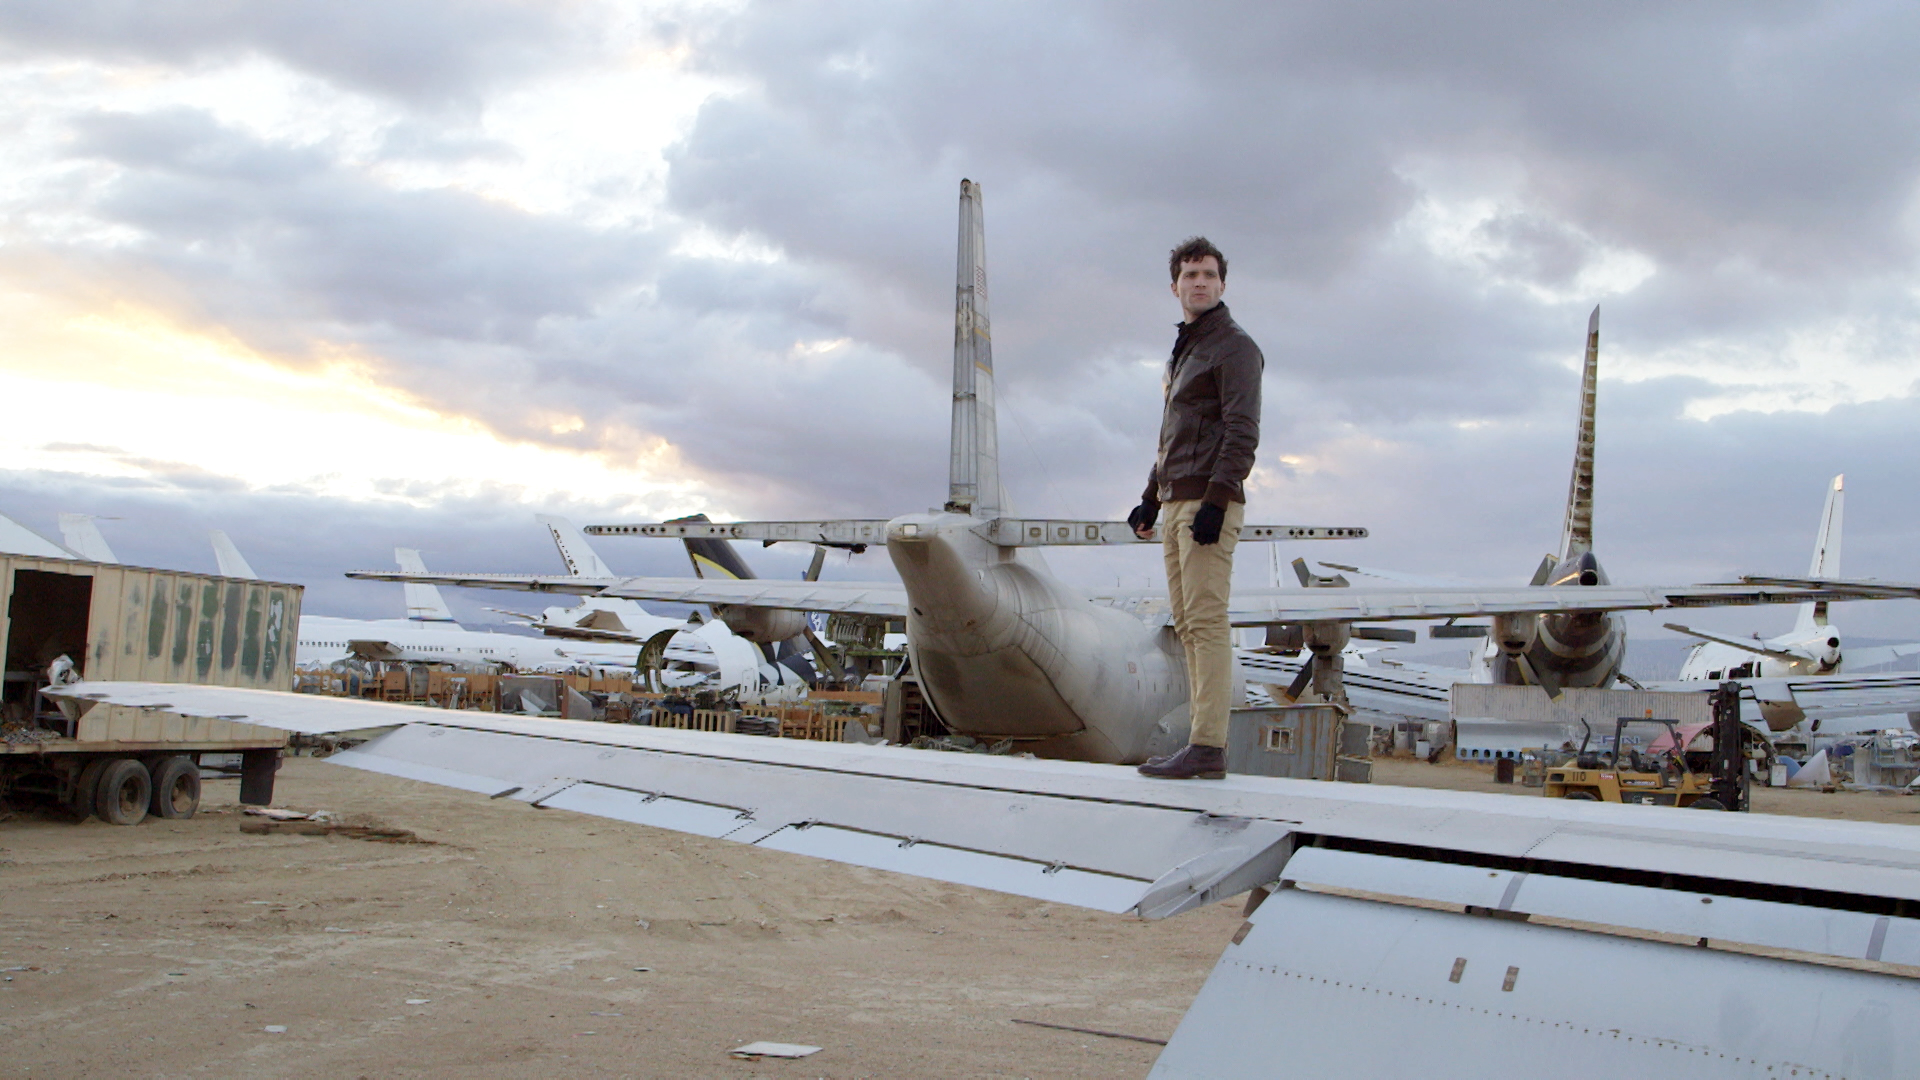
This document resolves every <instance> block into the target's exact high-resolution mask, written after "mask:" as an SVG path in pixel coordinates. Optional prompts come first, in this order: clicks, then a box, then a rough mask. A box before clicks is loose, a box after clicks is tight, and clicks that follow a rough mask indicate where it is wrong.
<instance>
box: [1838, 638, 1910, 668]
mask: <svg viewBox="0 0 1920 1080" xmlns="http://www.w3.org/2000/svg"><path fill="white" fill-rule="evenodd" d="M1915 654H1920V641H1908V642H1902V643H1901V644H1899V645H1873V646H1869V647H1867V648H1864V649H1848V650H1847V666H1848V667H1850V668H1853V669H1854V670H1856V671H1857V670H1859V669H1860V668H1869V667H1877V666H1879V665H1881V664H1891V663H1893V662H1894V661H1895V660H1898V659H1900V658H1902V657H1906V656H1913V655H1915Z"/></svg>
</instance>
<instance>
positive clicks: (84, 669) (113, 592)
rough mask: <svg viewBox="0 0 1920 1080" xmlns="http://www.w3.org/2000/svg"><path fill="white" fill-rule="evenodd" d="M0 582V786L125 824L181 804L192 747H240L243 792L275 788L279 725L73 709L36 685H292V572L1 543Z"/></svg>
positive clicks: (258, 798) (196, 781)
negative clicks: (66, 681) (189, 566)
mask: <svg viewBox="0 0 1920 1080" xmlns="http://www.w3.org/2000/svg"><path fill="white" fill-rule="evenodd" d="M0 586H3V587H4V594H3V596H4V603H3V604H0V655H3V656H4V658H5V677H4V681H3V682H0V735H4V739H0V800H4V799H10V798H17V797H21V796H28V797H39V798H42V799H51V800H54V801H57V802H58V803H60V804H61V805H64V806H66V807H67V808H68V809H70V810H72V811H73V812H74V813H75V814H76V815H78V816H79V817H81V818H83V819H84V818H86V817H88V816H90V815H98V816H99V817H100V818H101V819H102V820H105V821H109V822H112V823H115V824H122V825H132V824H137V823H139V822H140V821H141V820H143V819H145V818H146V817H147V816H148V815H149V814H151V815H153V816H157V817H163V818H179V817H190V816H192V814H193V812H194V811H195V809H197V808H198V806H199V802H200V780H201V774H200V763H201V759H202V758H203V757H204V756H207V755H231V754H237V755H239V757H240V760H241V768H240V801H241V802H245V803H256V804H264V803H268V802H271V801H272V799H273V779H274V773H275V771H276V770H277V769H278V767H279V759H280V754H281V751H282V749H283V748H284V747H285V746H286V743H287V734H286V733H285V732H284V731H279V730H276V729H273V728H266V727H260V726H257V725H253V724H243V723H238V722H235V721H230V720H220V719H212V718H187V717H182V716H179V715H177V714H174V713H170V712H166V711H164V710H158V709H124V708H119V707H115V706H103V707H99V708H95V709H93V710H90V711H89V712H87V713H86V714H85V715H84V716H80V717H78V718H74V717H69V716H67V715H66V714H65V713H62V712H61V711H59V710H58V709H57V708H55V707H54V706H53V705H51V704H50V703H49V701H48V699H47V698H45V697H43V696H42V695H41V694H40V693H39V691H40V690H41V689H42V688H43V687H45V686H47V685H48V683H49V681H50V680H52V679H55V678H62V677H66V676H65V675H64V674H63V673H64V672H67V671H70V672H71V675H72V676H73V677H86V678H93V679H130V680H140V681H147V682H178V683H191V684H200V685H215V686H245V687H254V688H259V689H271V690H291V689H292V688H293V661H294V650H295V648H296V647H297V644H298V637H299V634H298V627H299V623H300V599H301V588H300V586H298V585H289V584H284V583H276V582H265V581H257V580H253V579H247V578H228V577H218V576H214V575H209V574H194V573H186V572H182V571H171V570H151V569H144V568H139V567H130V566H122V565H119V564H116V563H96V562H87V561H84V560H79V559H51V558H37V557H27V556H18V555H5V554H0ZM63 658H64V659H65V661H66V663H64V664H63V663H62V662H61V661H62V659H63Z"/></svg>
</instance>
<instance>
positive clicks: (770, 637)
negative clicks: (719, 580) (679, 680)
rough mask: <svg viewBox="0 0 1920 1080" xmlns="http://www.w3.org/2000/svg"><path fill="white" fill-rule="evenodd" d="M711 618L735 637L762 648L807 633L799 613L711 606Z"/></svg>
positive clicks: (803, 618) (802, 616)
mask: <svg viewBox="0 0 1920 1080" xmlns="http://www.w3.org/2000/svg"><path fill="white" fill-rule="evenodd" d="M713 617H714V618H716V619H719V620H720V621H721V622H723V623H726V624H727V628H728V629H729V630H732V631H733V632H734V634H736V635H737V636H739V637H743V638H745V639H747V640H748V641H751V642H755V643H757V644H762V645H765V644H768V643H770V642H775V641H786V640H787V639H788V638H795V637H799V636H800V635H801V634H803V633H805V632H806V629H807V616H806V613H805V612H801V611H780V610H776V609H774V608H750V607H735V606H733V605H731V604H715V605H713Z"/></svg>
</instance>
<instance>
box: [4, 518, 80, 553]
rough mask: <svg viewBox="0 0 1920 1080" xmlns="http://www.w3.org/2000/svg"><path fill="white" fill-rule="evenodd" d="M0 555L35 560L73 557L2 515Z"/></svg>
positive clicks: (57, 545)
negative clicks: (23, 556)
mask: <svg viewBox="0 0 1920 1080" xmlns="http://www.w3.org/2000/svg"><path fill="white" fill-rule="evenodd" d="M0 555H30V556H32V557H34V558H36V559H71V558H73V557H74V553H73V552H71V551H68V550H67V549H66V548H63V547H61V546H60V545H59V544H56V543H54V542H53V541H51V540H48V539H47V538H46V537H44V536H41V535H40V534H39V533H37V532H34V531H33V530H32V529H29V528H27V527H26V526H25V525H22V524H20V523H19V522H17V521H15V520H13V519H12V518H10V517H7V516H6V515H4V514H0Z"/></svg>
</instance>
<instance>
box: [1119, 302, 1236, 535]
mask: <svg viewBox="0 0 1920 1080" xmlns="http://www.w3.org/2000/svg"><path fill="white" fill-rule="evenodd" d="M1266 363H1267V362H1266V358H1265V357H1263V356H1261V355H1260V346H1258V345H1255V344H1254V343H1253V339H1252V338H1250V337H1248V336H1247V332H1246V331H1245V330H1242V329H1240V324H1239V323H1237V322H1234V321H1233V316H1232V315H1231V314H1229V313H1228V311H1227V305H1225V304H1216V305H1214V306H1213V308H1212V309H1211V310H1209V311H1207V312H1206V313H1205V314H1203V315H1201V316H1200V317H1199V318H1198V319H1196V320H1194V323H1193V326H1192V328H1191V329H1190V330H1189V331H1188V333H1187V334H1186V341H1185V345H1184V347H1183V348H1181V349H1180V351H1178V352H1177V353H1175V354H1174V355H1173V356H1172V357H1171V358H1169V359H1168V361H1167V372H1166V392H1167V405H1166V412H1165V413H1164V414H1162V416H1161V419H1160V453H1159V456H1158V457H1157V458H1156V459H1155V460H1154V463H1153V470H1152V471H1151V472H1149V473H1148V474H1147V490H1146V493H1145V494H1144V495H1143V496H1142V498H1143V499H1144V500H1145V501H1148V502H1172V501H1174V500H1176V499H1201V500H1204V501H1206V502H1210V503H1212V504H1214V505H1215V506H1219V507H1222V508H1225V507H1226V505H1227V504H1228V503H1230V502H1246V501H1247V497H1246V494H1245V493H1244V492H1242V491H1241V489H1240V485H1241V484H1242V483H1243V482H1244V481H1245V480H1246V479H1247V474H1248V473H1249V472H1252V471H1253V451H1254V448H1255V447H1257V446H1259V445H1260V376H1261V374H1262V372H1264V371H1265V370H1266Z"/></svg>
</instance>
